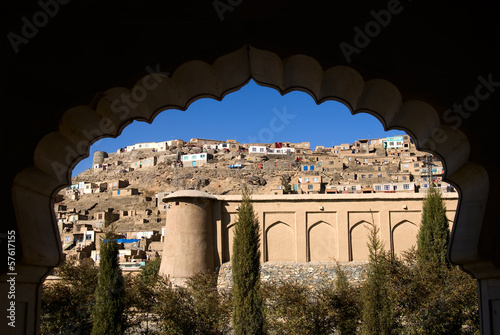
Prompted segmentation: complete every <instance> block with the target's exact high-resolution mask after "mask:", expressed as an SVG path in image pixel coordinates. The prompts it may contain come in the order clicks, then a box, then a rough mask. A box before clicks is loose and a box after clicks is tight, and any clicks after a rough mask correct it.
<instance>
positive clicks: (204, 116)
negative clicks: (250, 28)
mask: <svg viewBox="0 0 500 335" xmlns="http://www.w3.org/2000/svg"><path fill="white" fill-rule="evenodd" d="M401 134H404V132H402V131H398V130H391V131H388V132H385V131H384V128H383V126H382V124H381V123H380V122H379V121H378V120H377V119H376V118H375V117H373V116H371V115H368V114H364V113H362V114H358V115H351V113H350V112H349V110H348V109H347V107H345V106H344V105H343V104H341V103H338V102H335V101H326V102H324V103H322V104H321V105H316V103H315V102H314V100H313V99H312V98H311V97H310V96H309V95H308V94H306V93H303V92H291V93H288V94H286V95H284V96H281V95H280V94H279V93H278V91H276V90H274V89H271V88H267V87H262V86H259V85H257V84H256V83H255V82H254V81H250V82H249V83H248V84H247V85H245V86H244V87H242V88H241V89H240V90H239V91H236V92H233V93H231V94H229V95H227V96H226V97H225V98H224V99H223V100H222V101H216V100H213V99H200V100H197V101H196V102H194V103H193V104H191V105H190V106H189V108H188V109H187V110H186V111H179V110H166V111H163V112H162V113H160V114H159V115H158V116H157V117H156V118H155V119H154V121H153V123H152V124H148V123H146V122H138V121H134V122H133V123H132V124H130V125H129V126H127V127H126V128H125V129H124V130H123V132H122V134H121V135H120V136H118V137H117V138H116V139H113V138H105V139H102V140H100V141H98V142H96V143H94V144H93V145H92V146H91V148H90V153H89V157H88V158H87V159H84V160H82V161H81V162H80V163H79V164H78V165H77V166H76V167H75V168H74V169H73V176H75V175H77V174H79V173H80V172H82V171H83V170H86V169H89V168H91V167H92V157H93V155H94V151H106V152H115V151H116V150H118V149H119V148H124V147H126V146H127V145H132V144H134V143H141V142H159V141H167V140H173V139H182V140H184V141H189V140H190V139H191V138H194V137H198V138H206V139H215V140H227V139H235V140H237V141H238V142H241V143H252V142H264V143H270V142H311V148H312V149H313V150H314V148H315V147H316V146H317V145H324V146H326V147H331V146H332V145H337V144H341V143H352V142H354V141H356V140H358V139H361V138H369V139H373V138H381V137H387V136H395V135H401Z"/></svg>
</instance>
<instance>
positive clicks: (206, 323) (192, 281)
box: [155, 273, 231, 335]
mask: <svg viewBox="0 0 500 335" xmlns="http://www.w3.org/2000/svg"><path fill="white" fill-rule="evenodd" d="M216 283H217V275H216V274H211V273H199V274H197V275H195V276H193V277H190V278H189V279H188V280H187V283H186V287H174V285H173V284H172V282H171V281H170V280H169V279H168V278H165V277H160V278H159V280H158V285H157V287H156V289H155V296H156V298H157V302H156V304H155V312H156V314H158V315H159V322H160V326H161V328H162V333H163V334H172V335H174V334H175V335H178V334H186V335H188V334H207V335H219V334H227V333H228V332H229V329H230V321H231V320H230V319H231V317H230V315H231V313H230V312H231V311H230V310H231V299H230V297H229V296H228V295H226V294H224V293H219V292H218V291H217V288H216Z"/></svg>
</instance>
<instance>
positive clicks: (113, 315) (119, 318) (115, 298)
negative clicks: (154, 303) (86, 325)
mask: <svg viewBox="0 0 500 335" xmlns="http://www.w3.org/2000/svg"><path fill="white" fill-rule="evenodd" d="M99 255H100V261H99V277H98V281H97V289H96V301H95V305H94V309H93V311H92V318H93V322H94V325H93V327H92V335H110V334H111V335H114V334H122V333H123V329H122V323H123V321H124V316H123V310H124V291H123V276H122V272H121V269H120V267H119V266H118V243H117V242H116V239H115V236H114V233H113V232H112V231H108V232H106V234H105V237H104V240H103V241H101V250H100V253H99Z"/></svg>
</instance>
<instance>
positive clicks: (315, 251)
mask: <svg viewBox="0 0 500 335" xmlns="http://www.w3.org/2000/svg"><path fill="white" fill-rule="evenodd" d="M337 238H338V235H337V230H336V229H335V228H334V227H333V226H332V225H331V224H329V223H328V222H325V221H318V222H316V223H314V224H313V225H311V227H309V229H308V230H307V258H308V261H310V262H315V261H334V260H336V259H337V258H338V241H337Z"/></svg>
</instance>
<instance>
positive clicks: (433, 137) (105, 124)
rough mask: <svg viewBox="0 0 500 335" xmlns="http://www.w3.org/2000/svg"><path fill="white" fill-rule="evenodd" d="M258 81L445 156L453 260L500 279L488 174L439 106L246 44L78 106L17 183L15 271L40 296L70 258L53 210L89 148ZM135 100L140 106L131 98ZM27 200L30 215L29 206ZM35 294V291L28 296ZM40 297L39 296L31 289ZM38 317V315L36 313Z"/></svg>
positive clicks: (378, 82)
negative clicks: (485, 247) (451, 197)
mask: <svg viewBox="0 0 500 335" xmlns="http://www.w3.org/2000/svg"><path fill="white" fill-rule="evenodd" d="M250 79H253V80H255V81H256V82H257V83H258V84H260V85H263V86H267V87H271V88H274V89H276V90H278V91H279V92H280V93H281V94H285V93H287V92H290V91H294V90H299V91H303V92H306V93H308V94H309V95H310V96H311V97H312V98H313V99H314V100H315V102H316V103H318V104H319V103H321V102H323V101H327V100H335V101H339V102H342V103H344V104H345V105H346V106H347V107H348V108H349V110H350V111H351V113H352V114H353V115H354V114H357V113H368V114H370V115H373V116H375V117H376V118H377V119H378V120H379V121H380V122H381V123H382V125H383V126H384V129H385V130H388V129H400V130H404V131H406V132H407V133H408V134H409V135H410V136H412V138H413V139H414V140H415V142H416V145H417V147H418V148H419V149H420V150H425V151H428V152H431V153H433V154H435V155H436V156H438V157H439V158H440V159H441V160H442V161H443V164H444V166H445V171H446V175H445V180H446V181H447V182H450V183H452V184H453V185H454V186H455V187H456V188H457V189H458V191H459V193H460V195H461V196H460V201H459V208H458V209H457V213H458V215H457V218H456V219H455V223H454V228H453V231H452V238H451V243H450V247H449V257H450V260H451V261H452V262H453V263H455V264H459V265H461V266H462V268H464V269H465V270H467V271H469V272H471V273H473V274H474V275H475V276H476V278H479V279H481V278H491V277H495V276H496V277H499V276H500V273H499V269H498V267H496V266H495V265H494V264H493V263H492V261H490V260H489V259H491V257H490V256H486V257H484V256H482V255H481V254H480V245H479V241H480V234H481V224H477V223H482V222H483V216H484V211H485V207H486V202H487V197H488V191H489V190H488V185H489V181H488V175H487V173H486V171H485V169H483V167H481V166H479V165H477V164H475V163H472V162H469V153H470V145H469V142H468V139H467V137H466V136H465V135H464V134H463V133H462V132H461V131H460V130H458V129H455V128H452V127H449V126H446V125H443V124H441V123H440V117H439V113H438V111H437V110H436V108H435V107H433V105H432V103H430V102H427V101H423V100H407V99H405V98H404V97H403V96H402V95H401V93H400V90H398V88H397V87H396V86H395V85H393V84H392V83H390V82H389V81H387V80H384V79H371V80H364V79H363V75H362V74H361V73H359V72H357V71H356V70H354V69H353V68H350V67H347V66H334V67H332V68H328V69H323V68H322V67H321V66H320V65H319V63H318V62H317V61H316V60H315V59H314V58H312V57H309V56H305V55H295V56H291V57H289V58H286V59H280V58H279V57H278V56H277V55H276V54H275V53H273V52H270V51H266V50H261V49H257V48H254V47H252V46H251V45H244V46H243V47H242V48H240V49H238V50H236V51H234V52H232V53H229V54H226V55H223V56H221V57H220V58H218V59H217V60H216V61H215V62H214V63H213V64H207V63H204V62H201V61H190V62H188V63H185V64H183V65H181V66H180V67H178V68H177V69H176V71H175V72H174V73H173V75H172V76H171V77H169V76H167V75H165V74H162V73H151V74H148V75H146V76H145V77H143V78H142V79H140V80H139V81H138V82H137V83H136V85H134V87H132V88H124V87H115V88H110V89H109V90H107V91H105V92H102V93H99V94H97V95H96V96H95V98H94V102H93V103H92V104H91V105H89V106H76V107H74V108H71V109H70V110H68V111H67V112H66V113H65V114H64V115H63V117H62V118H61V120H60V125H59V129H58V131H56V132H53V133H50V134H47V135H46V136H45V137H44V138H43V139H42V140H41V141H40V142H39V144H38V146H37V148H36V150H35V153H34V166H32V167H30V168H27V169H25V170H23V171H21V172H20V173H19V174H18V175H17V176H16V178H15V180H14V183H13V185H12V201H13V206H14V209H15V212H16V219H17V228H18V234H19V236H20V238H19V240H20V241H19V246H20V248H21V253H22V255H23V258H22V262H21V263H20V264H19V265H18V266H17V268H18V269H19V270H18V272H21V271H22V268H23V267H28V268H30V270H29V271H30V275H29V279H27V280H26V282H30V283H32V284H33V290H35V291H36V290H38V288H36V287H39V283H40V281H41V280H43V278H44V277H45V276H46V275H47V274H48V273H49V271H50V269H51V268H52V267H54V266H57V265H58V264H59V263H60V262H61V260H62V250H61V246H60V241H59V234H58V231H57V226H56V220H55V217H54V213H53V200H52V196H53V195H54V194H55V193H56V192H57V191H58V190H60V189H61V188H62V187H63V186H65V185H68V184H69V183H70V179H71V178H70V175H71V170H72V169H73V167H74V166H75V165H76V164H77V163H78V162H79V161H80V160H81V159H83V158H85V157H87V156H88V153H89V148H90V145H91V144H92V143H94V142H95V141H97V140H99V139H101V138H104V137H117V136H118V135H120V133H121V131H122V130H123V129H124V127H126V126H127V125H128V124H130V123H131V122H132V121H133V120H143V121H147V122H152V121H153V119H154V118H155V117H156V115H158V113H160V112H161V111H163V110H165V109H181V110H186V109H187V108H188V107H189V105H190V104H191V103H192V102H193V101H196V100H197V99H200V98H206V97H209V98H213V99H216V100H221V99H223V97H224V96H225V95H227V94H228V93H231V92H233V91H235V90H237V89H239V88H240V87H242V86H243V85H245V84H246V83H247V82H248V81H249V80H250ZM132 97H134V98H135V100H132ZM26 203H30V204H31V210H30V211H26V210H23V206H24V205H25V204H26ZM26 290H27V291H26V292H27V293H26V294H27V295H30V294H32V293H30V292H28V289H26ZM33 294H35V296H39V293H33ZM33 318H34V319H36V317H33Z"/></svg>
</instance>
